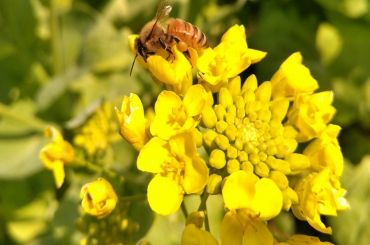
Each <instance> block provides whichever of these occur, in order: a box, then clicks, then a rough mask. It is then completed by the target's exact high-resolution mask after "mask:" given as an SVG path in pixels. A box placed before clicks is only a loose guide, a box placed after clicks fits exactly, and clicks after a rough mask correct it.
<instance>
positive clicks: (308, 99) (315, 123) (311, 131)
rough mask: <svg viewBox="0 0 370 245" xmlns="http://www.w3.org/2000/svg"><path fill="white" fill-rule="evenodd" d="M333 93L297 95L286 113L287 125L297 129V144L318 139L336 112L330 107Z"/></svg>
mask: <svg viewBox="0 0 370 245" xmlns="http://www.w3.org/2000/svg"><path fill="white" fill-rule="evenodd" d="M332 102H333V92H331V91H326V92H321V93H315V94H312V95H307V94H302V93H297V94H296V95H295V97H294V103H293V106H292V107H291V108H290V110H289V112H288V121H287V124H288V125H294V126H295V127H297V128H298V129H299V134H298V135H297V138H296V139H297V141H298V142H304V141H307V140H310V139H312V138H314V137H318V136H319V135H320V134H321V133H322V132H323V130H324V129H325V128H326V123H328V122H329V121H330V120H331V119H332V118H333V116H334V114H335V112H336V110H335V108H334V107H333V106H332V105H331V104H332Z"/></svg>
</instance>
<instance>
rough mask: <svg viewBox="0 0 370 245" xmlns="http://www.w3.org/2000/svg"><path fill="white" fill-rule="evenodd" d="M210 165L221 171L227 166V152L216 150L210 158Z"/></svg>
mask: <svg viewBox="0 0 370 245" xmlns="http://www.w3.org/2000/svg"><path fill="white" fill-rule="evenodd" d="M209 164H210V165H211V166H212V167H214V168H217V169H221V168H223V167H224V166H225V165H226V158H225V152H223V151H221V150H219V149H215V150H213V151H212V152H211V155H210V157H209Z"/></svg>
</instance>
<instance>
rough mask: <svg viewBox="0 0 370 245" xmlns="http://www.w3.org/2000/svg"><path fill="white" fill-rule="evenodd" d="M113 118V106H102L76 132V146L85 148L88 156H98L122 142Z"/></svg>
mask: <svg viewBox="0 0 370 245" xmlns="http://www.w3.org/2000/svg"><path fill="white" fill-rule="evenodd" d="M111 117H112V106H111V104H110V103H103V104H101V105H100V106H99V107H98V108H97V109H96V110H95V111H94V113H93V114H92V115H91V116H90V117H89V118H88V119H87V120H86V121H85V122H84V123H83V125H82V126H81V127H79V128H78V129H77V130H76V135H75V137H74V138H73V143H74V145H75V146H79V147H81V148H83V149H84V150H85V151H86V153H87V155H88V156H94V155H95V156H96V155H97V154H99V153H102V152H104V151H105V150H107V149H108V148H110V146H111V144H112V143H114V142H117V141H118V140H120V137H119V135H118V134H117V124H116V123H114V122H113V121H111Z"/></svg>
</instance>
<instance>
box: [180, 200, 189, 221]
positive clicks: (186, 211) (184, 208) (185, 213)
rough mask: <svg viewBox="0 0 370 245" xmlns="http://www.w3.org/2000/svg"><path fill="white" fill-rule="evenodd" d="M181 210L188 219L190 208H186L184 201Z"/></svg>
mask: <svg viewBox="0 0 370 245" xmlns="http://www.w3.org/2000/svg"><path fill="white" fill-rule="evenodd" d="M181 210H182V213H183V214H184V216H185V219H186V218H187V217H188V216H189V213H188V210H187V209H186V206H185V203H184V201H182V203H181Z"/></svg>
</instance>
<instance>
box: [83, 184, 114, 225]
mask: <svg viewBox="0 0 370 245" xmlns="http://www.w3.org/2000/svg"><path fill="white" fill-rule="evenodd" d="M80 198H81V199H82V202H81V205H82V208H83V209H84V211H85V212H86V213H88V214H90V215H92V216H96V217H98V218H104V217H105V216H107V215H108V214H110V213H111V212H112V211H113V209H114V208H115V207H116V204H117V202H118V197H117V195H116V193H115V192H114V189H113V187H112V186H111V184H110V183H109V182H108V181H106V180H105V179H103V178H99V179H98V180H96V181H93V182H91V183H88V184H85V185H84V186H83V187H82V189H81V193H80Z"/></svg>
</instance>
